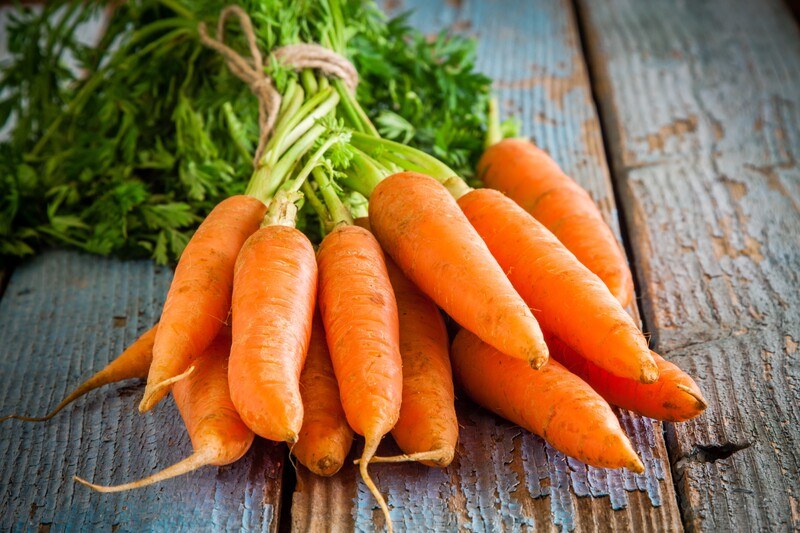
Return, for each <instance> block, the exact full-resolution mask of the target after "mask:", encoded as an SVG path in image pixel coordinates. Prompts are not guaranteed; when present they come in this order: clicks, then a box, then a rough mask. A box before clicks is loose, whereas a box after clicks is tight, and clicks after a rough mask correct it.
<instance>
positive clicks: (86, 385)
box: [0, 373, 108, 422]
mask: <svg viewBox="0 0 800 533" xmlns="http://www.w3.org/2000/svg"><path fill="white" fill-rule="evenodd" d="M98 374H99V373H98ZM97 378H98V375H95V376H92V377H91V378H89V379H87V380H86V381H84V382H83V383H81V384H80V385H79V386H78V388H76V389H75V390H73V391H72V392H71V393H69V395H68V396H67V397H66V398H64V399H63V400H61V403H59V404H58V405H56V406H55V407H54V408H53V410H52V411H50V412H49V413H47V414H46V415H44V416H25V415H17V414H14V415H8V416H4V417H3V418H0V422H5V421H6V420H21V421H23V422H47V421H48V420H50V419H51V418H53V417H54V416H56V415H57V414H58V413H59V412H60V411H61V410H62V409H64V408H65V407H66V406H68V405H69V404H71V403H72V402H74V401H75V400H77V399H78V398H80V397H81V396H83V395H84V394H86V393H87V392H90V391H93V390H94V389H97V388H99V387H102V386H103V385H105V384H106V383H108V381H106V380H101V379H97Z"/></svg>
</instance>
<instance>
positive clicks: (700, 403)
mask: <svg viewBox="0 0 800 533" xmlns="http://www.w3.org/2000/svg"><path fill="white" fill-rule="evenodd" d="M675 387H676V388H677V389H678V390H682V391H683V392H685V393H686V394H688V395H689V396H691V397H692V398H694V399H695V401H696V402H697V407H698V409H699V410H700V411H705V410H706V408H707V407H708V402H707V401H706V399H705V398H704V397H703V395H702V394H701V393H700V392H698V391H694V390H692V389H691V388H689V387H687V386H686V385H683V384H682V383H679V384H677V385H675ZM0 422H2V420H0Z"/></svg>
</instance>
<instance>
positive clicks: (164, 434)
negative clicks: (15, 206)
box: [0, 251, 285, 531]
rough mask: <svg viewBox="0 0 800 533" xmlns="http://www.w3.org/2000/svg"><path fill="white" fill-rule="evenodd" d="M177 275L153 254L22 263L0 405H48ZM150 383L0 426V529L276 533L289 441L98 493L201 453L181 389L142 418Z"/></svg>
mask: <svg viewBox="0 0 800 533" xmlns="http://www.w3.org/2000/svg"><path fill="white" fill-rule="evenodd" d="M171 278H172V273H171V271H170V270H169V269H168V268H162V267H157V266H154V265H153V263H151V262H149V261H137V262H122V261H115V260H105V259H101V258H98V257H96V256H87V255H81V254H78V253H75V252H64V251H50V252H45V253H44V254H42V255H40V256H38V257H36V258H34V259H31V260H28V261H27V262H25V263H23V264H22V265H20V266H19V267H17V268H16V269H15V270H14V273H13V274H12V276H11V280H10V282H9V284H8V288H7V289H6V293H5V295H4V296H3V299H2V301H1V302H0V376H2V379H0V412H2V414H5V413H6V412H17V411H24V412H32V413H37V414H38V413H44V412H46V411H47V410H48V409H49V407H51V406H53V405H55V404H56V403H57V401H58V400H59V399H60V398H61V397H62V396H63V395H64V394H65V393H66V392H68V391H69V390H71V389H72V388H73V387H74V386H75V385H77V384H78V383H79V382H81V381H82V380H83V379H84V378H85V377H87V376H88V375H90V374H92V373H93V372H95V371H96V370H98V369H100V368H102V367H103V366H104V365H105V364H106V363H107V362H108V361H109V360H111V359H113V358H114V357H115V356H116V354H118V353H119V352H121V351H122V350H123V349H124V348H125V347H126V346H127V345H128V344H130V343H131V342H132V341H133V340H134V339H135V338H136V337H137V336H138V335H139V334H141V333H142V332H144V331H145V330H146V329H147V328H149V327H150V326H151V325H152V324H153V323H154V322H155V321H156V320H157V317H158V315H159V314H160V310H161V305H162V303H163V299H164V296H165V295H166V291H167V288H168V286H169V282H170V279H171ZM142 390H143V387H142V386H141V385H140V384H139V383H137V382H135V381H132V382H125V383H123V384H121V385H110V386H108V387H106V388H103V389H100V390H99V391H96V392H94V393H90V394H89V395H88V396H87V397H85V398H83V399H80V400H78V401H77V402H75V403H74V404H73V405H72V406H71V407H68V408H67V409H66V410H65V411H64V412H62V413H61V414H59V415H57V417H56V418H54V419H53V420H51V421H50V422H48V423H43V424H24V423H21V422H18V421H8V422H4V423H3V424H2V426H0V457H2V467H0V530H2V531H10V530H14V531H17V530H19V531H21V530H29V529H37V528H40V527H42V528H46V529H47V528H50V527H54V528H56V529H58V530H63V529H73V530H77V531H85V530H95V529H104V530H108V529H111V528H120V529H121V530H123V531H142V530H168V531H179V530H196V529H198V528H202V529H216V530H227V529H232V528H237V529H238V528H243V529H247V530H255V529H258V530H272V531H275V530H277V524H278V513H279V506H278V503H279V502H280V496H281V478H282V468H283V460H284V454H285V452H284V450H285V447H283V446H282V445H275V444H270V443H266V442H264V441H260V442H258V443H257V444H256V445H255V446H254V449H252V450H251V451H250V452H249V453H248V454H247V455H246V456H245V458H244V459H242V460H241V461H239V462H237V463H235V464H234V465H232V466H228V467H224V468H214V467H207V468H203V469H201V470H199V471H197V472H195V473H192V474H188V475H186V476H184V477H182V478H177V479H173V480H169V481H165V482H163V483H160V484H158V485H155V486H151V487H148V488H144V489H140V490H136V491H132V492H126V493H119V494H99V493H95V492H93V491H91V490H89V489H87V488H86V487H83V486H80V485H78V484H77V483H75V482H74V481H73V480H72V476H74V475H80V476H82V477H85V478H88V479H89V480H92V481H94V482H98V483H103V484H110V483H120V482H122V481H127V480H131V479H134V478H140V477H143V476H146V475H148V474H150V473H152V472H154V471H156V470H160V469H161V468H163V467H165V466H168V465H170V464H172V463H174V462H176V461H177V460H179V459H180V458H182V457H185V456H186V455H188V454H189V453H191V444H190V443H189V438H188V436H187V435H186V430H185V429H184V427H183V424H182V422H181V419H180V416H179V415H178V412H177V409H176V408H175V406H174V403H173V402H172V400H171V399H169V400H168V401H166V402H164V404H163V405H161V406H159V407H158V408H157V409H156V410H155V411H154V412H152V413H148V414H147V415H140V414H139V413H138V412H137V410H136V406H137V403H138V400H139V398H140V396H141V393H142Z"/></svg>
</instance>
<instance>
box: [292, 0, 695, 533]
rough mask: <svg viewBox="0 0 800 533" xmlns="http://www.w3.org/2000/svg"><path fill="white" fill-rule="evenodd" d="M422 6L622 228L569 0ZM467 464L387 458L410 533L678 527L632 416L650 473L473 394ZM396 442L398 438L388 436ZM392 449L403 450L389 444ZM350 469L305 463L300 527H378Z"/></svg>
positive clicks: (424, 21) (664, 464) (653, 427)
mask: <svg viewBox="0 0 800 533" xmlns="http://www.w3.org/2000/svg"><path fill="white" fill-rule="evenodd" d="M392 8H393V9H394V11H395V12H398V11H404V10H407V9H414V10H415V13H414V16H413V17H412V18H411V21H412V23H413V24H415V25H417V26H418V27H420V28H421V29H423V31H425V32H429V33H435V32H437V31H439V30H440V29H441V28H443V27H449V28H451V29H452V30H454V31H458V32H461V33H466V34H469V35H473V36H475V37H477V38H478V43H479V49H478V58H479V68H480V69H481V70H482V71H484V72H485V73H487V74H488V75H490V76H491V77H492V78H494V79H495V80H496V86H497V95H498V99H499V101H500V103H501V105H502V109H501V110H502V111H503V113H504V115H506V116H508V115H511V114H513V115H515V116H517V117H519V118H520V119H521V121H522V124H523V132H522V133H523V134H525V135H528V136H531V137H532V138H533V139H535V141H536V142H537V143H538V144H539V145H540V146H542V147H544V148H545V149H547V150H548V151H550V153H551V154H553V156H554V157H555V158H556V159H557V160H558V162H559V163H560V164H561V165H562V166H563V167H564V169H565V170H566V171H567V172H569V173H570V174H571V175H573V176H574V177H575V178H576V179H578V180H579V181H580V182H581V183H582V184H583V185H584V186H585V187H587V188H588V189H589V191H590V192H591V193H592V196H593V198H595V199H596V200H597V201H598V203H599V204H600V206H601V207H602V209H603V212H604V214H605V215H606V218H607V220H608V221H609V222H610V223H611V224H612V225H613V226H614V227H617V216H616V208H615V205H614V198H613V191H612V188H611V182H610V180H609V173H608V168H607V165H606V161H605V156H604V151H603V141H602V137H601V133H600V127H599V122H598V118H597V112H596V110H595V107H594V104H593V102H592V98H591V88H590V86H589V80H588V76H587V72H586V66H585V63H584V61H583V56H582V52H581V47H580V41H579V37H578V31H577V25H576V20H575V16H574V12H573V9H572V6H571V4H570V3H569V2H567V1H559V0H539V1H536V2H522V1H520V2H513V3H510V2H502V1H486V2H463V3H462V2H447V3H440V2H426V1H422V0H417V1H413V2H411V1H406V2H403V3H400V4H399V5H398V2H393V3H392ZM459 421H460V423H461V433H460V436H459V441H460V442H459V447H458V450H457V455H456V460H455V461H454V463H453V464H452V465H451V466H450V467H449V468H447V469H446V470H444V471H442V470H435V469H429V468H426V467H423V466H420V465H392V466H388V465H376V466H375V467H374V468H373V469H372V471H373V472H374V474H373V476H374V478H375V480H376V483H377V485H378V487H379V488H380V489H381V490H382V491H383V493H384V494H385V495H387V497H388V498H387V499H388V503H389V506H390V507H391V508H392V519H393V521H394V522H395V525H396V526H397V527H398V529H399V530H403V531H405V530H408V531H421V530H429V529H432V528H433V529H444V530H448V531H450V530H456V529H469V530H475V531H497V530H505V529H509V530H518V529H526V528H536V530H542V531H545V530H564V531H570V530H573V529H575V530H578V531H597V530H599V531H604V530H608V529H609V528H613V529H620V530H637V531H665V530H667V531H668V530H679V529H680V528H681V525H680V516H679V514H678V509H677V504H676V498H675V494H674V490H673V484H672V480H671V477H670V472H669V463H668V460H667V456H666V450H665V446H664V442H663V439H662V430H661V425H660V424H658V423H653V422H652V421H649V420H644V419H641V418H640V417H632V416H630V415H625V416H624V417H623V424H624V425H625V428H626V430H628V434H629V435H630V436H631V439H632V440H633V442H634V443H635V446H636V448H637V449H638V450H639V451H640V453H641V455H642V457H643V459H644V461H645V464H646V467H647V472H646V475H642V476H638V475H633V474H631V473H628V472H623V471H606V470H602V469H596V468H587V467H586V466H585V465H583V464H582V463H580V462H578V461H574V460H572V459H567V458H565V457H564V456H563V455H562V454H560V453H558V452H555V451H554V450H552V449H551V448H549V447H548V446H545V444H544V442H543V441H542V440H541V439H539V438H538V437H535V436H533V435H531V434H529V433H528V432H527V431H524V430H521V429H519V428H518V427H514V426H513V425H512V424H509V423H507V422H504V421H503V420H501V419H500V418H498V417H496V416H494V415H491V414H489V413H486V412H484V411H483V410H480V409H478V408H476V407H475V406H474V405H472V404H471V403H469V402H467V401H464V402H462V403H460V404H459ZM387 440H389V441H391V439H387ZM384 446H385V449H386V451H385V452H384V454H385V453H387V452H389V451H390V450H393V449H395V450H396V448H393V447H392V446H393V443H391V442H388V443H385V445H384ZM352 470H353V468H352V467H349V468H348V470H347V472H346V473H345V474H344V475H343V477H342V478H334V479H332V480H329V479H321V478H318V477H316V476H313V475H311V474H310V473H308V471H306V470H304V469H300V471H299V472H298V483H297V488H296V491H295V494H294V504H293V508H292V525H293V527H294V529H295V530H297V531H305V530H325V529H326V528H327V527H329V526H330V525H331V524H334V525H335V526H338V527H339V528H340V529H342V530H350V529H353V528H354V527H355V529H357V530H370V529H372V528H373V525H381V524H383V518H382V517H381V516H380V513H379V512H378V511H377V510H376V509H375V503H374V501H373V499H372V497H371V496H370V495H369V493H368V492H367V491H366V490H365V487H364V485H363V484H362V483H361V482H360V481H358V477H357V476H356V475H355V474H354V473H353V471H352Z"/></svg>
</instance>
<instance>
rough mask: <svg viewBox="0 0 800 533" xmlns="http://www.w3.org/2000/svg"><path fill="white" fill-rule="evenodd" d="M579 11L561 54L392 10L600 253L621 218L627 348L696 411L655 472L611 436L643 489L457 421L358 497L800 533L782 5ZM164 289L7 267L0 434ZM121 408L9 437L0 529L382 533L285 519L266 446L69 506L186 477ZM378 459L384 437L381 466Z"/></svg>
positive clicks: (133, 327)
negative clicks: (590, 206) (591, 232)
mask: <svg viewBox="0 0 800 533" xmlns="http://www.w3.org/2000/svg"><path fill="white" fill-rule="evenodd" d="M576 3H577V7H578V14H579V15H580V30H581V31H579V25H578V21H577V20H576V13H575V9H574V7H573V4H572V2H571V1H570V0H535V1H533V0H531V1H524V0H517V1H513V2H512V1H510V0H508V1H500V0H487V1H478V0H440V1H436V2H425V1H423V0H413V1H409V0H406V1H405V2H403V1H402V0H393V1H391V2H388V5H387V6H386V7H387V8H388V9H389V10H391V11H393V12H395V13H397V12H399V11H402V10H405V9H408V8H416V9H417V11H416V14H415V15H414V16H413V17H412V22H413V23H414V24H416V25H418V26H419V27H421V28H423V30H424V31H426V32H433V31H437V30H438V29H440V28H443V27H448V28H451V29H452V30H453V31H458V32H461V33H466V34H469V35H474V36H477V37H478V38H479V58H480V61H479V63H480V67H481V69H482V70H484V71H485V72H486V73H487V74H489V75H491V76H492V77H494V78H495V79H496V80H497V92H498V96H499V98H500V102H501V106H502V107H501V110H502V111H503V113H504V115H506V116H507V115H509V114H514V115H516V116H518V117H519V118H520V119H521V120H522V123H523V133H524V134H526V135H529V136H531V137H532V138H533V139H534V140H535V141H536V142H537V144H539V145H540V146H542V147H543V148H545V149H547V150H548V151H550V153H551V154H552V155H553V156H554V157H555V158H556V160H557V161H558V162H559V163H560V164H561V165H562V166H563V167H564V168H565V170H566V171H567V172H568V173H570V174H571V175H572V176H574V177H575V178H576V179H578V180H579V181H580V182H581V183H582V184H583V185H584V186H585V187H587V188H588V189H589V191H590V192H591V194H592V196H593V197H594V198H595V199H596V200H597V201H598V202H599V204H600V206H601V208H602V209H603V212H604V214H605V215H606V217H607V219H608V220H609V221H610V222H611V224H612V226H613V227H614V228H615V229H617V228H618V224H617V222H618V213H617V211H616V209H617V207H616V206H617V205H618V206H619V209H620V213H619V215H621V218H622V219H623V220H624V222H625V224H624V227H623V228H622V233H623V234H624V235H625V236H626V239H627V242H626V245H627V248H628V250H629V251H631V252H632V260H633V262H634V265H635V274H636V277H637V282H638V285H639V289H640V294H639V301H640V304H641V308H642V310H643V313H644V326H645V328H646V329H647V331H649V332H651V333H652V335H653V338H652V340H653V345H654V346H655V348H656V349H658V350H659V351H660V352H662V353H663V354H664V355H665V356H666V357H667V358H669V359H671V360H673V361H675V362H677V363H678V364H680V365H682V366H683V367H684V368H686V369H687V370H688V371H689V372H691V373H692V374H693V375H695V376H697V379H698V382H699V383H700V386H701V388H703V390H704V391H705V393H706V395H707V397H708V400H709V402H710V404H711V406H710V407H709V410H708V412H707V413H706V414H704V415H703V416H702V417H700V418H699V419H698V420H696V421H694V422H690V423H687V424H678V425H674V426H673V425H667V427H666V428H665V430H666V435H667V441H668V448H665V446H664V442H663V439H662V426H661V425H660V424H657V423H653V422H652V421H648V420H645V419H642V418H639V417H633V416H630V415H629V414H627V413H621V415H620V416H621V419H622V423H623V426H624V427H625V429H626V430H627V431H628V433H629V434H630V435H631V437H632V440H633V441H634V442H635V444H636V447H637V449H638V450H639V452H640V453H641V454H642V456H643V459H644V462H645V464H646V466H647V472H646V475H644V476H634V475H631V474H629V473H621V472H607V471H604V470H600V469H594V468H586V467H585V466H584V465H582V464H581V463H579V462H577V461H573V460H571V459H567V458H565V457H564V456H563V455H562V454H559V453H557V452H555V451H554V450H552V449H551V448H549V447H548V446H546V445H544V443H543V442H542V441H541V439H539V438H538V437H535V436H533V435H531V434H529V433H527V432H525V431H523V430H520V429H519V428H516V427H514V426H513V425H511V424H509V423H507V422H504V421H502V420H501V419H499V418H497V417H495V416H493V415H491V414H489V413H486V412H485V411H482V410H480V409H477V408H476V407H474V406H473V405H472V404H471V403H469V402H468V401H466V400H459V402H458V406H457V407H458V411H459V417H460V422H461V424H462V427H461V441H460V444H459V448H458V453H457V457H456V460H455V461H454V463H453V465H452V466H451V467H450V468H448V469H446V470H438V469H429V468H426V467H423V466H420V465H391V466H390V465H382V466H380V465H376V466H375V467H374V468H373V472H374V473H375V479H376V482H377V483H378V486H379V487H380V488H381V489H382V491H383V492H384V494H387V495H388V500H389V503H390V505H391V506H392V508H393V509H392V516H393V519H394V520H395V522H396V525H397V526H398V530H409V531H421V530H428V529H437V530H447V531H451V530H453V531H454V530H457V529H466V530H478V531H495V530H513V531H517V530H533V529H535V530H537V531H538V530H542V531H545V530H561V531H570V530H576V531H584V530H591V531H608V530H635V531H654V530H655V531H662V530H680V529H682V527H686V528H687V529H689V530H692V531H695V530H698V531H729V530H736V531H739V530H741V531H767V530H769V531H786V530H797V529H800V502H798V498H800V482H799V481H798V470H799V468H798V467H799V466H800V465H799V464H798V463H800V460H799V458H798V455H800V451H799V450H800V438H799V437H798V430H797V427H798V424H799V423H800V420H798V409H797V405H798V400H800V306H798V301H800V290H799V289H800V274H799V272H800V169H798V163H797V155H798V149H800V132H799V130H798V124H800V120H799V118H800V89H798V88H799V87H800V31H798V26H797V24H796V21H795V20H794V19H793V18H792V17H791V15H790V13H789V11H788V8H787V7H786V5H785V4H783V3H781V2H780V0H764V1H760V2H752V1H748V0H708V1H706V2H693V1H692V2H686V1H684V2H679V1H677V0H676V1H669V2H668V1H666V0H661V1H653V2H641V1H638V0H598V1H595V0H577V2H576ZM581 35H582V37H581ZM581 39H582V42H581ZM584 50H586V52H587V53H586V54H585V53H584ZM0 52H1V51H0ZM587 66H588V67H589V69H590V71H591V81H590V77H589V74H588V73H587ZM593 97H594V98H593ZM598 108H599V111H600V114H601V116H602V119H603V128H602V131H601V127H600V123H599V121H598ZM606 153H608V154H610V156H611V157H610V158H611V161H610V163H611V164H610V167H611V172H609V164H608V162H607V160H606V156H605V154H606ZM615 197H616V198H617V201H616V202H615ZM170 277H171V273H170V272H169V270H168V269H161V268H157V267H154V266H153V265H152V264H151V263H149V262H121V261H115V260H103V259H98V258H96V257H90V256H85V255H81V254H77V253H73V252H63V251H51V252H47V253H45V254H43V255H42V256H40V257H37V258H35V259H32V260H29V261H26V262H24V263H23V264H21V265H19V266H17V267H16V268H15V269H14V270H13V274H12V276H11V279H10V281H9V283H8V286H7V288H6V291H5V294H4V295H3V296H2V300H0V414H2V413H5V412H7V411H14V410H20V409H22V410H26V411H31V412H34V413H42V412H44V411H46V410H47V407H50V406H52V405H53V404H54V403H56V400H57V399H59V398H60V397H61V396H62V395H63V394H64V393H65V392H67V391H68V390H69V389H70V388H71V387H72V386H74V385H76V384H77V383H79V382H80V381H81V380H82V379H83V378H85V377H86V376H87V375H89V374H91V373H92V372H94V371H95V370H97V369H99V368H100V367H102V366H103V365H104V364H105V363H106V362H107V361H108V360H110V359H111V358H112V357H113V356H114V355H116V354H117V353H119V352H120V351H121V350H122V349H123V347H124V346H126V345H127V344H128V343H130V342H131V341H132V340H133V339H134V338H135V337H136V335H137V334H138V333H141V332H142V331H144V330H145V329H146V328H147V327H149V326H150V325H151V324H152V323H153V321H154V320H155V319H156V317H157V315H158V313H159V309H160V305H161V303H162V301H163V298H164V295H165V293H166V288H167V286H168V283H169V279H170ZM632 311H633V312H634V313H635V312H636V310H635V309H634V310H632ZM141 392H142V387H141V386H140V385H139V384H137V383H136V382H131V383H124V384H122V385H117V386H110V387H107V388H105V389H103V390H101V391H97V392H95V393H92V394H90V395H89V396H88V397H86V398H84V399H82V400H79V401H78V402H76V403H75V404H74V405H73V406H72V407H70V408H67V410H65V412H63V413H62V414H60V415H59V416H58V417H57V418H55V419H54V420H53V421H51V422H50V423H48V424H37V425H33V424H21V423H19V422H6V423H4V425H3V426H1V427H0V457H2V461H3V466H2V468H0V530H2V531H5V530H24V529H41V530H43V531H47V530H49V529H51V528H55V529H56V530H63V529H75V530H87V529H97V528H100V529H113V530H117V529H120V530H123V531H133V530H159V531H172V530H181V529H186V530H188V529H198V528H200V529H213V530H225V529H242V530H276V529H278V528H279V526H280V527H281V529H289V528H293V529H294V530H297V531H305V530H313V531H318V530H352V529H358V530H372V529H374V528H376V527H379V526H380V525H381V524H382V519H381V517H380V513H379V512H378V511H377V509H375V505H374V502H373V500H372V499H371V497H370V496H369V495H368V493H367V491H366V490H365V487H364V485H363V484H362V483H361V482H360V481H358V479H357V476H356V475H355V474H354V472H353V469H352V468H351V467H348V468H347V469H345V471H343V472H342V473H341V474H340V475H338V476H337V477H335V478H333V479H330V480H323V479H320V478H316V477H314V476H311V475H310V474H309V473H308V472H307V471H305V470H304V469H302V468H301V469H300V470H299V471H298V472H297V483H296V486H295V487H294V488H293V489H292V488H291V487H288V488H286V489H285V490H293V494H292V495H291V506H292V508H291V509H289V508H288V504H287V503H286V502H287V501H288V500H283V501H282V499H281V496H282V495H281V492H282V481H283V479H282V477H283V476H284V474H288V475H290V476H291V474H292V470H291V467H287V468H288V469H289V470H288V471H286V472H284V468H283V467H284V462H285V459H286V455H285V454H286V452H285V447H283V446H282V445H281V446H277V445H272V444H268V443H266V442H263V441H261V442H258V443H257V445H256V446H255V447H254V449H253V450H251V452H250V453H249V454H248V455H247V456H246V458H245V459H244V460H242V461H240V462H239V463H237V464H235V465H233V466H230V467H226V468H221V469H216V468H205V469H202V470H200V471H198V472H196V473H193V474H190V475H188V476H186V477H184V478H181V479H176V480H172V481H168V482H165V483H162V484H160V485H157V486H154V487H150V488H147V489H143V490H139V491H135V492H129V493H122V494H116V495H100V494H95V493H92V492H90V491H89V490H88V489H85V488H83V487H81V486H78V485H76V484H75V483H73V481H72V476H73V475H76V474H78V475H81V476H84V477H87V478H89V479H90V480H93V481H96V482H100V483H118V482H122V481H125V480H129V479H132V478H136V477H141V476H144V475H147V474H149V473H151V472H153V471H154V470H156V469H158V468H162V467H164V466H166V465H168V464H171V463H173V462H175V461H177V460H178V459H179V458H181V457H183V456H185V455H187V454H188V453H189V451H190V444H189V441H188V438H187V436H186V435H185V431H184V430H183V428H182V425H181V423H180V419H179V417H178V414H177V411H176V409H175V408H174V405H173V404H172V401H171V400H168V401H166V402H165V403H164V405H162V406H160V407H159V408H157V409H156V411H155V412H154V413H152V414H148V415H144V416H140V415H138V413H137V412H136V404H137V401H138V398H139V396H140V394H141ZM394 450H396V448H394V445H393V443H392V442H391V439H387V442H386V443H384V446H383V450H382V451H383V452H384V453H391V452H392V451H394ZM358 452H360V449H358V447H357V449H356V450H354V454H357V453H358ZM667 452H668V453H669V457H667ZM282 503H283V506H282V508H281V504H282Z"/></svg>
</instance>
